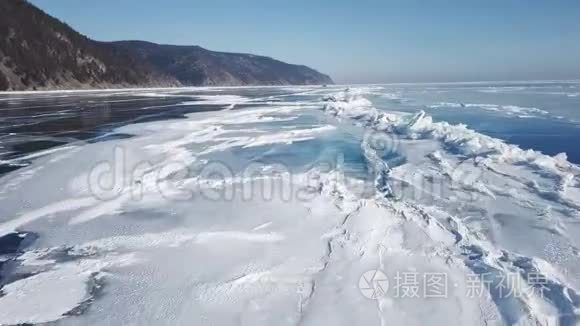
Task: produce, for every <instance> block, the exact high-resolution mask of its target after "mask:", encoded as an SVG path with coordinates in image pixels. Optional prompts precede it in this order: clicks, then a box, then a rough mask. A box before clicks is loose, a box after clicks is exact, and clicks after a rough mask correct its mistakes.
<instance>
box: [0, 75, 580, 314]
mask: <svg viewBox="0 0 580 326" xmlns="http://www.w3.org/2000/svg"><path fill="white" fill-rule="evenodd" d="M219 90H220V92H219V94H214V92H213V91H210V90H208V92H207V93H206V94H204V95H200V96H192V100H191V101H188V102H186V103H185V105H191V104H217V105H223V106H224V110H221V111H214V112H200V113H192V114H189V115H187V117H186V119H179V120H169V121H157V122H147V123H141V124H135V125H128V126H124V127H121V128H118V129H117V130H115V132H119V133H126V134H131V135H134V136H133V137H131V138H127V139H120V140H112V141H107V142H95V143H86V144H82V143H79V144H75V145H74V146H67V147H63V148H61V149H59V150H51V151H48V152H46V153H43V154H42V155H35V156H34V157H32V158H33V159H34V162H33V164H32V165H30V166H28V167H26V168H23V169H20V170H17V171H15V172H12V173H10V174H8V175H6V176H4V177H2V178H1V179H0V233H1V234H8V233H10V232H14V231H27V232H34V233H35V234H37V235H38V239H36V241H34V242H33V243H32V244H31V245H30V246H29V247H27V248H25V249H24V252H23V253H21V254H20V255H18V256H16V257H15V258H14V259H13V261H12V262H11V264H12V265H11V266H12V267H11V270H12V272H13V275H18V276H19V277H13V278H10V277H8V278H7V279H6V280H3V282H4V283H3V287H2V289H1V291H2V296H0V324H3V325H4V324H6V325H13V324H22V323H46V322H55V321H58V323H59V325H144V324H152V325H153V324H154V325H233V324H236V325H298V324H301V325H425V324H430V325H577V323H578V321H579V320H580V319H579V314H580V296H579V295H578V291H579V289H580V251H579V249H578V248H580V244H579V243H578V241H579V239H580V214H579V213H580V189H579V188H580V182H579V179H578V176H579V175H580V167H578V166H576V165H575V164H572V163H570V162H568V161H567V158H566V155H565V154H564V153H562V154H559V155H557V156H554V157H552V156H547V155H544V154H542V153H540V152H537V151H533V150H523V149H521V148H519V147H517V146H515V145H511V144H507V143H505V142H503V141H501V140H499V139H495V138H492V137H489V136H486V135H483V134H480V133H477V132H475V131H473V130H470V129H469V128H468V127H467V126H464V125H451V124H449V123H446V122H434V121H433V119H432V118H431V117H429V116H427V115H426V114H425V113H424V112H422V111H418V112H417V113H416V114H411V115H410V114H404V113H400V112H389V111H385V110H382V109H378V108H375V107H374V105H373V103H372V102H371V101H370V100H368V99H367V98H365V95H366V94H375V95H376V94H380V93H381V88H380V87H372V86H371V87H352V88H351V89H348V90H342V89H341V88H340V87H336V86H334V87H328V88H318V87H298V88H295V89H290V90H292V91H293V92H294V93H293V95H294V96H296V95H300V96H302V97H303V98H307V100H301V102H296V101H293V100H292V99H289V98H287V97H286V96H275V95H274V96H269V97H264V98H258V99H256V98H246V97H243V96H239V95H229V94H227V91H228V89H224V88H221V89H219ZM133 92H136V94H140V95H142V96H171V95H172V94H173V93H171V92H173V91H169V90H163V89H160V90H156V91H155V92H147V91H143V90H135V91H133ZM216 93H217V92H216ZM176 96H177V95H176ZM387 96H388V97H392V96H391V95H387ZM238 104H245V105H248V106H249V107H245V108H243V109H237V108H236V105H238ZM252 105H255V107H252ZM478 107H480V108H483V109H486V107H482V106H481V105H479V106H478ZM489 109H493V110H495V109H500V108H499V107H498V108H491V107H490V108H489ZM502 109H504V110H508V112H512V113H513V114H516V115H517V114H543V113H542V112H540V111H536V110H532V109H531V108H515V107H511V108H508V107H503V108H502ZM320 144H322V145H320ZM333 146H334V147H333ZM345 148H350V149H352V150H354V151H356V154H352V153H351V154H349V153H350V152H349V151H348V150H346V149H345ZM332 150H344V151H345V152H344V153H341V154H342V156H341V155H338V157H337V156H336V155H334V154H329V152H328V151H330V152H331V153H335V152H333V151H332ZM349 155H352V156H353V157H356V158H362V159H364V162H363V163H364V164H363V165H364V166H363V167H360V166H358V165H356V164H354V165H350V163H349V162H350V161H349V160H348V158H349V157H350V156H349ZM341 157H342V159H341ZM393 157H396V159H393ZM32 158H31V159H32ZM272 158H273V159H272ZM329 158H330V159H329ZM373 270H380V271H382V272H383V273H384V274H385V275H386V276H387V278H388V280H389V287H388V288H387V292H386V293H385V295H380V296H378V297H377V298H372V299H369V298H367V297H365V296H364V293H363V292H362V291H361V288H360V284H361V277H362V276H363V275H365V273H366V272H368V271H373ZM532 273H533V274H534V275H536V274H537V275H541V276H542V277H544V279H545V280H546V282H545V287H546V288H547V289H548V290H544V291H533V289H534V286H535V285H536V284H535V283H533V281H532V280H531V279H530V275H531V274H532ZM402 275H403V276H405V277H411V276H409V275H415V276H416V277H417V279H416V280H415V281H416V282H417V287H418V291H419V292H417V295H413V293H409V292H407V293H406V294H407V295H404V293H403V292H401V291H403V290H404V289H405V288H402V287H400V285H401V284H400V283H399V282H400V281H401V276H402ZM429 275H445V278H446V282H447V285H448V286H446V288H445V289H446V294H445V296H440V297H427V296H426V295H425V294H424V290H425V287H424V286H423V285H424V283H423V281H424V279H425V277H428V276H429ZM474 275H475V276H482V275H486V276H490V277H491V280H492V281H491V282H490V284H487V287H485V288H484V289H483V291H482V293H480V294H479V295H469V291H472V290H473V289H472V287H473V284H472V280H471V279H470V278H471V277H472V276H474ZM510 277H511V279H512V281H513V280H516V282H507V281H505V280H507V279H508V278H510ZM406 281H407V283H409V282H412V281H413V279H406ZM413 284H414V283H413ZM397 285H399V287H397ZM407 285H409V284H407ZM502 285H503V286H505V289H506V291H507V290H511V291H514V292H521V293H520V294H521V295H511V296H508V295H502V294H501V293H498V291H497V289H498V288H500V286H502ZM536 289H537V287H536Z"/></svg>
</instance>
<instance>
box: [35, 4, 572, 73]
mask: <svg viewBox="0 0 580 326" xmlns="http://www.w3.org/2000/svg"><path fill="white" fill-rule="evenodd" d="M31 2H33V3H35V4H36V5H38V6H39V7H41V8H42V9H44V10H45V11H47V12H48V13H50V14H52V15H54V16H56V17H58V18H60V19H61V20H63V21H65V22H67V23H68V24H69V25H71V26H73V27H74V28H75V29H77V30H78V31H80V32H81V33H83V34H86V35H88V36H90V37H92V38H95V39H98V40H103V41H108V40H126V39H140V40H147V41H153V42H158V43H167V44H187V45H201V46H203V47H206V48H208V49H211V50H220V51H233V52H247V53H255V54H262V55H267V56H271V57H274V58H277V59H280V60H283V61H287V62H290V63H299V64H305V65H308V66H311V67H313V68H315V69H318V70H320V71H322V72H325V73H327V74H329V75H331V77H333V78H334V80H335V81H336V82H409V81H469V80H521V79H572V78H580V0H566V1H564V0H562V1H560V0H546V1H537V0H521V1H515V0H497V1H496V0H484V1H476V0H458V1H452V0H439V1H437V0H421V1H414V0H400V1H388V0H382V1H380V0H377V1H370V0H367V1H365V0H359V1H354V0H352V1H343V0H334V1H326V0H310V1H303V0H259V1H253V0H245V1H244V0H211V1H197V0H172V1H169V0H163V1H161V0H99V1H79V0H32V1H31Z"/></svg>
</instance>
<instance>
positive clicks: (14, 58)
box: [0, 0, 332, 90]
mask: <svg viewBox="0 0 580 326" xmlns="http://www.w3.org/2000/svg"><path fill="white" fill-rule="evenodd" d="M331 83H332V80H331V78H330V77H329V76H327V75H325V74H322V73H320V72H318V71H316V70H314V69H312V68H309V67H306V66H303V65H294V64H288V63H285V62H282V61H278V60H275V59H272V58H269V57H265V56H259V55H253V54H242V53H226V52H216V51H210V50H207V49H204V48H202V47H199V46H182V45H163V44H155V43H151V42H145V41H117V42H100V41H96V40H92V39H90V38H88V37H86V36H84V35H82V34H81V33H79V32H77V31H75V30H74V29H73V28H71V27H70V26H68V25H67V24H65V23H63V22H61V21H60V20H58V19H56V18H54V17H52V16H50V15H48V14H46V13H45V12H44V11H42V10H41V9H39V8H37V7H36V6H34V5H32V4H31V3H29V2H27V1H25V0H1V1H0V90H48V89H91V88H124V87H178V86H238V85H288V84H294V85H306V84H331Z"/></svg>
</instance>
